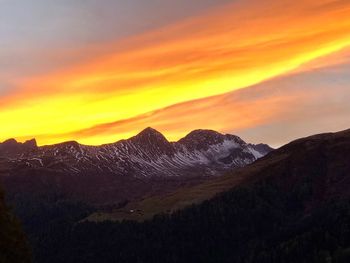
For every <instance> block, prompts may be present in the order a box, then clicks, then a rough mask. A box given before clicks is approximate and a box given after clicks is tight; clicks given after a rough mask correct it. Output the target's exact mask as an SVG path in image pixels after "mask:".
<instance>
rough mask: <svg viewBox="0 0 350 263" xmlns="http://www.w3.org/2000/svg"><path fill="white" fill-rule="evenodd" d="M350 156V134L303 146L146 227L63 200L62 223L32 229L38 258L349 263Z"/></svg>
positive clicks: (192, 194) (203, 191) (206, 189)
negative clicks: (93, 217) (90, 218)
mask: <svg viewBox="0 0 350 263" xmlns="http://www.w3.org/2000/svg"><path fill="white" fill-rule="evenodd" d="M349 156H350V131H344V132H340V133H335V134H323V135H317V136H312V137H309V138H304V139H300V140H297V141H295V142H292V143H290V144H288V145H286V146H284V147H282V148H280V149H278V150H275V151H273V152H271V153H270V154H268V155H267V156H266V157H264V158H262V159H260V160H258V161H256V162H255V163H254V164H252V165H250V166H248V167H246V168H242V169H241V170H237V171H235V172H233V173H232V174H230V175H227V176H224V177H221V178H218V179H216V180H214V181H210V182H206V183H204V185H201V186H195V187H192V188H188V189H186V190H183V191H179V192H177V193H174V194H173V195H172V197H171V198H170V195H169V196H167V197H164V198H160V199H159V200H158V202H156V205H155V206H156V210H157V211H163V212H164V213H163V214H160V215H157V216H155V217H153V218H152V219H148V220H146V221H143V222H136V221H123V222H119V221H116V222H111V221H104V222H98V223H96V222H86V221H85V220H84V221H81V219H84V218H85V217H86V215H87V214H88V213H89V208H87V207H83V206H79V205H78V204H76V206H74V205H69V204H68V205H67V204H65V205H64V204H62V203H60V204H57V205H56V207H55V209H58V208H60V209H61V208H62V207H65V208H64V209H61V210H60V211H61V213H60V214H59V215H60V216H59V218H58V219H57V220H55V221H51V223H50V224H49V225H47V226H46V227H44V228H40V231H39V232H38V231H37V232H31V241H32V244H33V246H34V251H35V255H36V260H37V262H51V263H55V262H68V263H69V262H74V263H77V262H84V263H85V262H94V263H95V262H102V263H103V262H238V263H240V262H242V263H252V262H256V263H258V262H259V263H262V262H266V263H271V262H272V263H273V262H276V263H277V262H278V263H280V262H286V263H288V262H290V263H300V262H301V263H303V262H305V263H310V262H311V263H312V262H315V263H316V262H317V263H319V262H335V263H345V262H350V161H349ZM193 198H195V199H194V203H196V204H193V205H190V206H188V205H189V204H191V202H192V201H191V200H193ZM169 200H170V201H169ZM135 205H136V204H135ZM186 205H187V206H186ZM184 206H186V207H185V208H184V209H182V210H178V211H171V210H172V208H174V207H175V208H182V207H184ZM77 207H78V208H79V209H80V210H79V209H77ZM141 207H142V206H141ZM159 207H161V208H162V209H159ZM72 211H75V213H73V212H72ZM77 211H80V213H78V212H77ZM64 214H65V215H66V216H64ZM111 214H112V215H113V213H111ZM150 218H151V217H150ZM112 219H113V216H112ZM145 219H147V218H145Z"/></svg>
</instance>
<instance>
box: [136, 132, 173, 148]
mask: <svg viewBox="0 0 350 263" xmlns="http://www.w3.org/2000/svg"><path fill="white" fill-rule="evenodd" d="M130 140H131V141H132V142H134V143H137V144H141V145H148V146H162V145H163V146H164V145H166V146H168V145H170V143H169V141H168V140H167V139H166V138H165V137H164V135H163V134H162V133H160V132H159V131H157V130H156V129H153V128H151V127H148V128H146V129H144V130H142V131H141V132H140V133H139V134H137V135H136V136H134V137H132V138H131V139H130Z"/></svg>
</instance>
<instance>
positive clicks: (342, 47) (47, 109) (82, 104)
mask: <svg viewBox="0 0 350 263" xmlns="http://www.w3.org/2000/svg"><path fill="white" fill-rule="evenodd" d="M0 6H1V8H0V122H1V123H2V128H1V130H0V141H3V140H6V139H8V138H16V139H17V140H19V141H25V140H27V139H31V138H36V139H37V141H38V143H39V144H40V145H44V144H53V143H58V142H62V141H66V140H77V141H79V142H81V143H84V144H93V145H98V144H103V143H109V142H114V141H117V140H119V139H124V138H128V137H130V136H133V135H135V134H136V133H138V132H139V131H141V130H142V129H144V128H146V127H149V126H151V127H153V128H155V129H158V130H159V131H161V132H162V133H163V134H164V135H165V136H166V137H167V138H168V139H169V140H178V139H179V138H181V137H183V136H185V135H186V134H187V133H188V132H190V131H191V130H194V129H214V130H217V131H220V132H222V133H231V134H236V135H239V136H241V137H242V138H243V139H245V140H247V141H249V142H254V143H259V142H264V143H268V144H270V145H272V146H274V147H278V146H280V145H283V144H285V143H287V142H289V141H291V140H293V139H296V138H299V137H303V136H307V135H311V134H315V133H321V132H328V131H337V130H342V129H347V128H350V103H349V102H350V85H349V84H350V74H349V73H350V2H349V1H348V0H317V1H316V0H304V1H292V0H284V1H278V0H266V1H259V0H234V1H232V0H179V1H170V0H144V1H139V0H114V1H113V0H103V1H101V0H99V1H98V0H77V1H68V0H61V1H54V0H0Z"/></svg>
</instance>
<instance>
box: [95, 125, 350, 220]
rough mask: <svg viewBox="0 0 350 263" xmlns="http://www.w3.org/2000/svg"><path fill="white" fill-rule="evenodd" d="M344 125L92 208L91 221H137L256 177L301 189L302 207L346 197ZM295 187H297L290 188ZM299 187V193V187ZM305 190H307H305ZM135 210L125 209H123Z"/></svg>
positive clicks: (347, 137) (349, 182) (348, 166)
mask: <svg viewBox="0 0 350 263" xmlns="http://www.w3.org/2000/svg"><path fill="white" fill-rule="evenodd" d="M349 154H350V130H347V131H342V132H338V133H327V134H320V135H314V136H311V137H307V138H303V139H299V140H296V141H293V142H291V143H289V144H287V145H285V146H283V147H281V148H279V149H277V150H274V151H272V152H270V153H269V154H267V155H266V156H264V157H262V158H260V159H259V160H257V161H256V162H254V163H253V164H251V165H248V166H246V167H243V168H240V169H236V170H234V171H232V172H228V173H227V174H226V175H224V176H221V177H218V178H216V179H214V180H210V181H207V182H204V183H202V184H199V185H196V186H192V187H186V188H181V189H178V190H177V191H174V192H172V193H169V194H167V195H165V196H160V197H159V196H152V197H149V198H145V199H143V200H141V201H135V202H130V203H128V204H127V205H126V206H125V207H123V208H121V209H117V210H115V211H113V213H107V214H104V213H98V214H93V215H91V216H90V217H89V220H92V221H103V220H106V219H108V220H122V219H131V220H137V221H143V220H145V219H149V218H152V217H153V216H154V215H155V214H160V213H168V212H173V211H176V210H179V209H182V208H184V207H186V206H188V205H191V204H196V203H201V202H203V201H205V200H208V199H211V198H213V197H214V196H215V195H216V194H219V193H222V192H225V191H228V190H230V189H232V188H234V187H237V186H244V185H250V184H252V183H254V182H257V181H264V180H266V181H271V182H273V184H274V185H275V186H276V187H278V189H279V190H280V191H282V192H283V193H293V192H295V191H301V193H296V194H300V195H303V194H306V195H309V196H308V199H307V200H308V201H307V202H306V203H305V207H306V208H307V209H312V208H314V207H316V206H317V205H318V204H319V203H322V202H323V201H324V200H329V199H331V198H350V162H349V161H348V158H347V157H348V156H349ZM295 189H299V190H295ZM302 191H304V192H305V193H303V192H302ZM310 191H311V193H310ZM130 210H133V211H140V212H139V213H128V211H130Z"/></svg>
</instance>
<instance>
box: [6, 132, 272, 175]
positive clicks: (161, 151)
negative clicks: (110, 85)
mask: <svg viewBox="0 0 350 263" xmlns="http://www.w3.org/2000/svg"><path fill="white" fill-rule="evenodd" d="M271 150H272V149H271V148H270V147H269V146H267V145H263V144H260V145H253V144H247V143H246V142H244V141H243V140H242V139H240V138H239V137H237V136H234V135H229V134H226V135H223V134H220V133H218V132H215V131H211V130H195V131H193V132H191V133H190V134H188V135H187V136H186V137H184V138H182V139H181V140H179V141H178V142H169V141H168V140H167V139H166V138H165V137H164V136H163V135H162V134H161V133H160V132H158V131H156V130H154V129H152V128H147V129H145V130H143V131H142V132H140V133H139V134H138V135H136V136H134V137H132V138H130V139H127V140H121V141H118V142H116V143H112V144H106V145H101V146H87V145H81V144H79V143H77V142H74V141H71V142H64V143H60V144H56V145H50V146H42V147H37V146H36V142H35V141H33V140H32V141H28V142H26V143H24V144H21V143H17V142H16V141H15V140H13V139H12V140H9V141H6V142H4V143H2V144H0V157H2V158H8V159H9V160H10V161H11V162H12V163H13V164H14V165H22V166H26V167H31V168H40V167H41V168H45V169H50V170H57V171H61V172H65V173H69V174H79V175H84V174H86V173H89V174H115V175H120V176H132V177H135V178H144V177H166V176H191V175H197V176H198V174H201V175H203V176H210V175H217V174H219V173H220V172H222V171H225V170H229V169H234V168H238V167H243V166H245V165H247V164H250V163H252V162H254V161H255V160H256V159H258V158H260V157H262V156H264V155H265V154H267V153H268V152H269V151H271Z"/></svg>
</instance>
